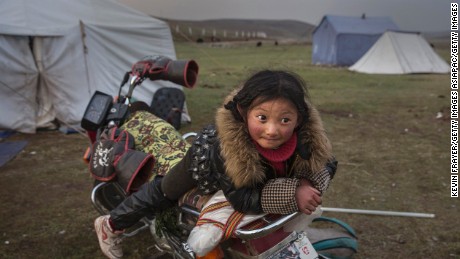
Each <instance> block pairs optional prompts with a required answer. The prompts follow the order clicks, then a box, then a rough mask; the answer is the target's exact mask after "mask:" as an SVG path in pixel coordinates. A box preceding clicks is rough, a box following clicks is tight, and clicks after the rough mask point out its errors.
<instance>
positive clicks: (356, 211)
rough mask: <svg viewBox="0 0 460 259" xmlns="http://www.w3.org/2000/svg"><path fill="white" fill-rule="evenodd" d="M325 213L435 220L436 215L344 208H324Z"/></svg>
mask: <svg viewBox="0 0 460 259" xmlns="http://www.w3.org/2000/svg"><path fill="white" fill-rule="evenodd" d="M321 209H322V210H323V211H329V212H344V213H356V214H372V215H381V216H401V217H418V218H434V217H435V215H434V214H427V213H415V212H399V211H383V210H358V209H344V208H327V207H322V208H321Z"/></svg>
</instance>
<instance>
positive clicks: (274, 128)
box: [265, 123, 278, 136]
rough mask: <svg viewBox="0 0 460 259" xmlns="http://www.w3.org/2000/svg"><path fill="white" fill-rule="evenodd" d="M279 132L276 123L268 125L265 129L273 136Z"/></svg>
mask: <svg viewBox="0 0 460 259" xmlns="http://www.w3.org/2000/svg"><path fill="white" fill-rule="evenodd" d="M277 132H278V128H277V126H276V124H275V123H267V124H266V127H265V133H266V134H267V135H270V136H273V135H276V134H277Z"/></svg>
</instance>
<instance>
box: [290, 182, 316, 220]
mask: <svg viewBox="0 0 460 259" xmlns="http://www.w3.org/2000/svg"><path fill="white" fill-rule="evenodd" d="M295 199H296V202H297V207H298V208H299V211H300V212H303V213H305V214H307V215H311V214H312V213H313V211H315V210H316V207H318V205H320V204H321V193H320V192H319V191H318V190H317V189H316V188H314V187H313V186H312V184H311V183H310V182H309V181H307V180H305V179H301V180H300V185H299V186H298V187H297V189H296V193H295Z"/></svg>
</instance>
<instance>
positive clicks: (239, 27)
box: [157, 17, 315, 41]
mask: <svg viewBox="0 0 460 259" xmlns="http://www.w3.org/2000/svg"><path fill="white" fill-rule="evenodd" d="M157 18H158V17H157ZM158 19H160V20H163V21H165V22H167V23H168V24H169V25H170V28H171V32H172V34H173V36H174V39H175V40H186V38H188V39H189V40H193V41H197V40H203V41H209V40H214V41H241V40H258V39H259V40H264V39H265V40H280V41H281V40H292V41H311V33H312V31H313V30H314V28H315V26H314V25H311V24H309V23H305V22H300V21H295V20H242V19H218V20H202V21H185V20H169V19H163V18H158Z"/></svg>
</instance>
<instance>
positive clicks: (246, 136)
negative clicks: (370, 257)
mask: <svg viewBox="0 0 460 259" xmlns="http://www.w3.org/2000/svg"><path fill="white" fill-rule="evenodd" d="M336 165H337V162H336V161H335V159H334V157H333V156H332V151H331V145H330V143H329V140H328V138H327V136H326V134H325V131H324V128H323V125H322V121H321V119H320V117H319V114H318V112H317V110H316V109H315V108H314V107H313V106H312V104H311V103H310V101H309V97H308V94H307V92H306V89H305V83H304V81H303V80H302V79H301V78H300V77H299V76H298V75H296V74H294V73H291V72H287V71H271V70H264V71H260V72H257V73H255V74H254V75H252V76H251V77H250V78H249V79H248V80H247V81H246V82H245V83H244V84H243V86H242V87H241V88H239V89H236V90H235V91H233V92H232V93H231V94H230V95H229V96H228V97H227V98H226V99H225V101H224V105H223V107H221V108H219V109H218V110H217V113H216V120H215V126H214V125H212V126H208V127H206V128H205V129H204V130H203V131H202V132H201V135H199V136H198V137H197V139H196V141H195V144H194V145H193V146H192V147H191V148H190V149H188V151H187V153H186V155H185V156H184V158H183V159H182V160H181V161H180V162H178V163H177V164H176V165H175V166H174V167H172V168H171V170H169V172H168V173H167V174H166V175H165V176H164V177H162V176H157V177H155V178H154V179H153V180H152V181H151V182H148V183H145V184H144V185H143V186H142V187H141V189H140V190H139V191H137V192H135V193H133V194H132V195H131V196H129V197H128V198H127V199H126V200H125V201H123V202H122V203H121V204H120V205H119V206H118V207H117V208H115V209H114V210H112V211H111V212H110V215H106V216H101V217H99V218H97V219H96V220H95V228H96V233H97V236H98V239H99V244H100V247H101V249H102V251H103V252H104V254H105V255H106V256H108V257H111V258H119V257H121V256H122V250H121V246H120V244H119V241H118V240H119V239H118V236H119V235H120V233H122V231H123V229H125V228H128V227H130V226H132V225H133V224H135V223H136V222H137V221H138V220H140V219H141V218H143V217H144V216H151V215H153V214H155V213H158V212H160V211H162V210H164V209H165V208H168V207H171V206H174V205H175V204H176V201H177V200H178V199H179V198H180V197H181V196H182V195H183V194H185V193H186V192H187V191H189V190H191V189H192V188H195V187H198V188H199V189H200V190H201V191H202V192H203V193H204V194H207V193H213V192H215V191H217V190H222V191H223V192H224V194H225V197H226V198H227V200H228V201H229V202H230V203H231V205H232V207H233V208H234V209H235V210H237V211H240V212H242V213H247V214H260V213H275V214H288V213H292V212H296V211H301V212H303V213H306V214H311V213H312V212H313V211H315V209H316V207H317V206H318V205H320V204H321V196H322V194H323V193H324V192H325V191H326V189H327V188H328V186H329V183H330V181H331V179H332V178H333V176H334V174H335V171H336Z"/></svg>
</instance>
